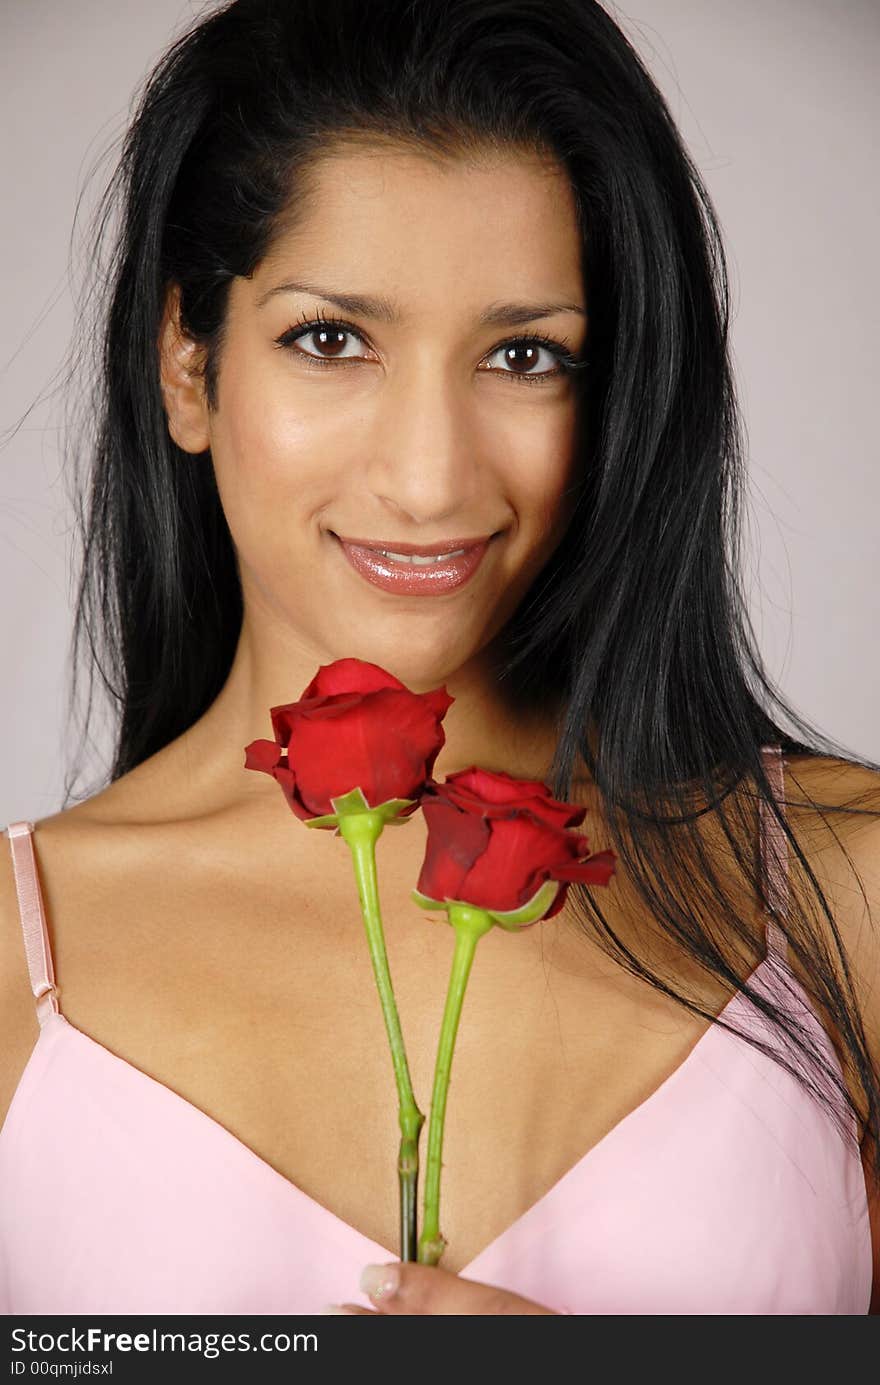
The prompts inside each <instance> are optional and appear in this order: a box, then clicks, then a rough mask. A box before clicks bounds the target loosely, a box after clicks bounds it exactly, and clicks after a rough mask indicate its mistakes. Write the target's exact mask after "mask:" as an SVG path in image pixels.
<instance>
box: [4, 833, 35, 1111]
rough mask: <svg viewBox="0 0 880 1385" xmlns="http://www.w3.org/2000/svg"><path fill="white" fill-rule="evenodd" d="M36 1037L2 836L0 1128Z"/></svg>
mask: <svg viewBox="0 0 880 1385" xmlns="http://www.w3.org/2000/svg"><path fill="white" fill-rule="evenodd" d="M39 1033H40V1026H39V1022H38V1020H37V1011H36V1000H35V998H34V995H33V992H32V991H31V984H30V978H29V976H28V969H27V959H26V956H25V950H24V936H23V934H22V929H21V914H20V911H19V907H18V894H17V891H16V887H15V872H14V871H13V867H12V850H11V846H10V840H9V837H8V835H7V834H6V833H5V832H4V834H3V838H2V841H0V1124H2V1123H3V1121H5V1119H6V1112H7V1111H8V1109H9V1104H10V1102H11V1101H12V1097H13V1095H14V1093H15V1089H16V1087H17V1086H18V1083H19V1079H20V1077H21V1074H22V1072H23V1071H24V1069H25V1066H26V1064H27V1061H28V1058H29V1057H30V1054H31V1052H32V1050H33V1047H34V1044H35V1043H36V1041H37V1038H38V1036H39Z"/></svg>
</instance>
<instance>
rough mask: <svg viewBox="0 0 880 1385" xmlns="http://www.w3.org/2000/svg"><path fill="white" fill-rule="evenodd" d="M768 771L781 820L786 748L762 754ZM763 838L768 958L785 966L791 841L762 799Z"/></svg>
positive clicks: (773, 748) (766, 748) (770, 748)
mask: <svg viewBox="0 0 880 1385" xmlns="http://www.w3.org/2000/svg"><path fill="white" fill-rule="evenodd" d="M761 753H762V756H763V760H764V771H765V773H766V775H767V778H768V779H769V781H770V788H771V790H772V792H773V797H774V799H775V801H776V806H777V808H778V809H779V813H780V815H781V817H783V818H784V817H785V804H784V797H785V783H784V765H785V760H784V758H783V755H782V747H781V746H779V745H767V746H764V748H763V750H762V752H761ZM758 811H759V838H760V852H761V889H762V894H763V898H764V903H765V906H766V909H767V923H766V932H767V955H768V956H769V957H778V958H779V959H780V961H782V962H785V961H786V960H787V957H788V940H787V938H786V936H785V934H784V933H783V931H782V929H781V928H780V927H779V924H778V923H777V922H776V919H777V918H784V917H785V916H786V914H787V913H788V904H789V883H788V841H787V838H786V836H785V830H784V828H783V826H782V823H781V822H780V820H779V818H778V817H777V816H776V814H775V813H774V812H773V808H772V806H771V804H769V803H768V802H767V801H766V799H763V798H762V799H761V800H760V804H759V810H758Z"/></svg>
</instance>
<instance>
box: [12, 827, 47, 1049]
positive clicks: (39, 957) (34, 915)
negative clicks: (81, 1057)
mask: <svg viewBox="0 0 880 1385" xmlns="http://www.w3.org/2000/svg"><path fill="white" fill-rule="evenodd" d="M33 830H34V824H33V823H32V822H27V821H22V822H10V823H9V824H8V826H7V827H6V829H5V831H6V835H7V836H8V838H9V846H10V849H11V851H12V869H13V871H14V874H15V890H16V894H17V895H18V908H19V912H20V914H21V928H22V932H23V933H24V950H25V956H26V957H27V966H28V974H29V975H30V978H31V990H32V991H33V993H34V995H35V997H36V1001H37V1019H38V1020H39V1022H40V1028H41V1029H42V1027H43V1025H44V1024H45V1023H46V1020H47V1019H48V1018H49V1016H50V1015H51V1014H53V1013H54V1014H56V1015H57V1014H58V1012H59V1007H58V988H57V986H56V985H55V968H54V967H53V965H52V949H51V947H50V946H49V931H48V929H47V927H46V911H45V909H44V907H43V892H42V890H41V888H40V877H39V875H38V874H37V864H36V861H35V860H34V843H33V839H32V837H31V833H32V832H33Z"/></svg>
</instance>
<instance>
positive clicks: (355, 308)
mask: <svg viewBox="0 0 880 1385" xmlns="http://www.w3.org/2000/svg"><path fill="white" fill-rule="evenodd" d="M280 293H308V294H312V295H313V296H314V297H315V298H323V299H325V300H326V301H327V302H328V303H333V304H335V306H336V307H337V308H341V309H342V311H343V312H346V313H355V314H356V315H357V316H358V317H369V318H374V319H376V320H377V321H379V322H389V323H396V322H399V321H400V314H399V313H398V311H397V309H396V308H395V307H394V304H393V303H391V302H390V300H389V299H387V298H371V297H369V296H368V295H366V294H361V293H341V292H340V291H339V290H338V289H335V290H334V291H333V292H332V293H331V292H330V291H329V290H328V289H323V288H319V287H318V285H317V284H303V283H298V282H296V281H293V280H288V281H287V282H286V283H284V284H278V285H276V287H275V288H273V289H269V290H268V291H267V292H266V293H263V294H261V295H260V297H259V298H258V299H257V307H258V308H262V307H263V306H264V305H265V304H266V303H268V302H269V299H270V298H274V297H275V296H276V294H280ZM557 313H578V314H580V316H581V317H586V315H587V312H586V309H585V308H583V307H581V306H580V304H578V303H562V302H559V303H493V304H491V305H490V307H488V308H485V309H484V310H483V312H482V313H480V316H479V322H480V323H481V325H484V326H493V327H519V326H521V325H522V324H523V323H525V322H533V321H534V320H535V319H536V318H542V317H555V315H556V314H557Z"/></svg>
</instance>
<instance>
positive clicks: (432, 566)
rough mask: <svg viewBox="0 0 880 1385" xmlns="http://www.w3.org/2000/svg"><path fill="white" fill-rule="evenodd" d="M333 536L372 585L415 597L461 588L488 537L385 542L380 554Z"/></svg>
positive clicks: (472, 571)
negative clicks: (412, 542)
mask: <svg viewBox="0 0 880 1385" xmlns="http://www.w3.org/2000/svg"><path fill="white" fill-rule="evenodd" d="M334 537H336V538H337V539H338V542H339V544H340V546H341V548H342V550H343V552H344V553H345V556H346V558H347V559H348V561H349V563H350V564H351V566H352V567H353V568H354V569H355V571H356V572H359V573H360V575H361V576H362V577H363V578H365V579H366V581H368V582H369V583H371V585H372V586H374V587H380V588H381V589H382V590H383V591H389V592H397V593H399V594H402V595H415V596H434V595H438V594H439V593H441V592H448V591H454V590H455V589H456V588H457V587H461V586H464V584H465V582H467V581H469V580H470V578H471V577H472V576H473V575H474V573H475V572H476V570H477V568H478V567H479V566H480V563H481V562H482V560H483V555H484V553H485V552H486V549H487V548H488V547H489V543H490V539H489V538H485V539H480V540H477V541H476V542H475V541H474V540H473V539H460V540H455V539H453V540H451V541H449V540H447V541H446V542H445V544H443V545H441V544H439V543H436V544H422V545H420V544H408V543H399V544H397V545H396V546H392V543H391V542H389V546H388V550H386V551H384V552H383V550H382V549H380V548H378V547H373V546H367V545H366V544H362V543H355V542H353V541H352V540H349V539H343V538H340V537H339V536H338V535H335V536H334ZM450 549H451V552H450V551H449V550H450ZM456 549H457V550H458V551H456ZM462 550H463V551H462ZM391 554H394V555H395V556H393V557H392V556H391ZM405 555H411V556H405Z"/></svg>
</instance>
